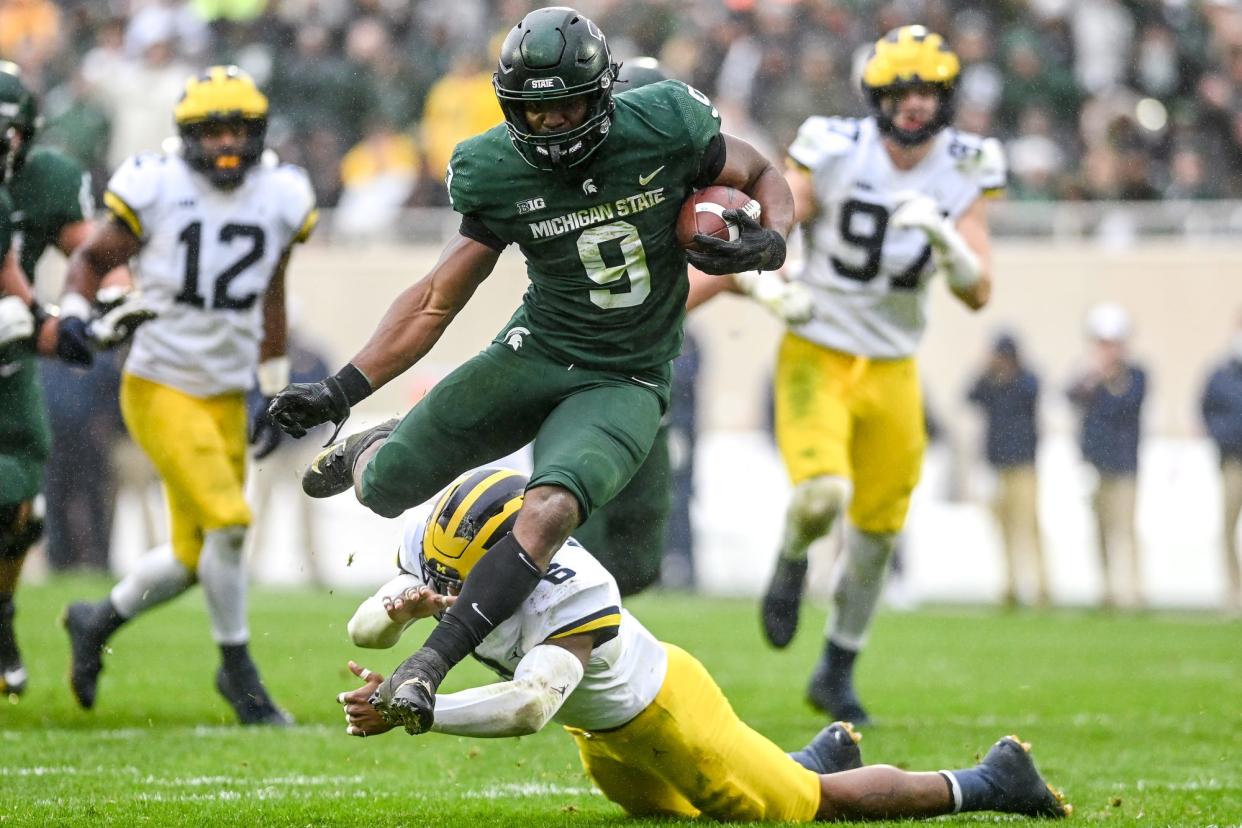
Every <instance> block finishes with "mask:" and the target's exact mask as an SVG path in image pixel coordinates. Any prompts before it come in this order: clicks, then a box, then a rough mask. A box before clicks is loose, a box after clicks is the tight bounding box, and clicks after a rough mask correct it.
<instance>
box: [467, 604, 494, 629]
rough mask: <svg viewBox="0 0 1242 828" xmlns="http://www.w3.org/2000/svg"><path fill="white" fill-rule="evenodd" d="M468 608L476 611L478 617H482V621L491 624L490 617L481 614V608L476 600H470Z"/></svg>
mask: <svg viewBox="0 0 1242 828" xmlns="http://www.w3.org/2000/svg"><path fill="white" fill-rule="evenodd" d="M470 609H472V610H474V611H475V612H477V613H478V614H479V617H480V618H482V619H483V620H484V621H486V622H487V623H489V624H491V623H492V619H490V618H488V617H487V616H486V615H484V614H483V610H481V609H479V604H478V602H477V601H471V602H470Z"/></svg>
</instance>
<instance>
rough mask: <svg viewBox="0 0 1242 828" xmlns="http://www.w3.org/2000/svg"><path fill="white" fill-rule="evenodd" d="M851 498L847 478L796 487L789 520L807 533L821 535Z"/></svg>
mask: <svg viewBox="0 0 1242 828" xmlns="http://www.w3.org/2000/svg"><path fill="white" fill-rule="evenodd" d="M849 497H850V482H849V481H848V480H846V479H845V478H844V477H837V476H836V475H821V476H819V477H812V478H811V479H810V480H804V481H802V482H801V483H799V484H798V485H797V486H795V487H794V490H793V495H792V496H791V498H790V501H789V516H790V518H791V519H792V520H793V521H794V522H796V523H797V524H798V526H800V527H801V528H802V529H803V530H804V531H807V532H813V533H818V534H822V533H824V532H827V531H828V529H830V528H831V527H832V522H833V521H834V520H836V518H837V515H839V514H841V510H842V509H843V508H845V503H846V501H848V500H849Z"/></svg>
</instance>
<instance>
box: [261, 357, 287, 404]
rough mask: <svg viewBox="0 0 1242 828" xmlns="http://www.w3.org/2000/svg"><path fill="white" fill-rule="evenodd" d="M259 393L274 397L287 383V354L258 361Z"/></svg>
mask: <svg viewBox="0 0 1242 828" xmlns="http://www.w3.org/2000/svg"><path fill="white" fill-rule="evenodd" d="M257 373H258V376H259V393H260V394H262V395H263V396H265V397H274V396H276V395H277V394H279V393H280V391H281V389H283V388H284V387H285V386H286V385H288V384H289V357H288V355H287V354H281V355H279V356H274V357H270V358H268V359H265V360H263V361H262V362H260V363H259V370H258V372H257Z"/></svg>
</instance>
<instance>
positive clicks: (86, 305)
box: [60, 293, 91, 322]
mask: <svg viewBox="0 0 1242 828" xmlns="http://www.w3.org/2000/svg"><path fill="white" fill-rule="evenodd" d="M60 316H61V318H62V319H63V318H66V317H73V318H75V319H81V320H82V321H83V322H85V321H86V320H87V319H90V318H91V303H90V302H88V301H86V297H85V296H83V295H82V294H80V293H66V294H65V295H64V296H62V297H60Z"/></svg>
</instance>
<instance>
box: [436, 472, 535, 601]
mask: <svg viewBox="0 0 1242 828" xmlns="http://www.w3.org/2000/svg"><path fill="white" fill-rule="evenodd" d="M529 482H530V481H529V479H528V478H527V477H526V475H524V474H518V473H517V472H515V471H512V470H511V469H478V470H476V471H472V472H467V473H466V474H463V475H462V476H461V477H459V478H457V479H456V480H454V481H453V482H452V483H451V484H449V487H448V488H447V489H445V490H444V493H443V494H442V495H440V499H439V500H438V501H436V505H435V509H434V510H433V511H432V513H431V516H430V517H429V518H428V519H427V526H426V528H425V529H424V530H423V544H422V548H421V550H420V552H419V563H420V564H421V565H422V570H423V580H424V581H426V582H427V584H428V585H429V586H431V587H432V588H433V589H435V591H436V592H439V593H440V594H442V595H447V594H456V593H457V592H459V591H460V590H461V585H462V582H463V581H464V580H465V579H466V576H467V575H469V574H470V570H472V569H473V568H474V565H475V564H477V563H478V562H479V559H480V558H482V557H483V556H484V555H485V554H486V553H487V551H488V550H489V549H491V548H492V545H493V544H495V543H496V541H498V540H500V539H501V538H503V537H504V536H505V535H507V534H509V533H510V532H512V531H513V526H514V524H516V523H517V515H518V510H519V509H521V508H522V498H523V495H524V494H525V492H526V484H527V483H529Z"/></svg>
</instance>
